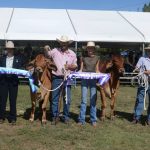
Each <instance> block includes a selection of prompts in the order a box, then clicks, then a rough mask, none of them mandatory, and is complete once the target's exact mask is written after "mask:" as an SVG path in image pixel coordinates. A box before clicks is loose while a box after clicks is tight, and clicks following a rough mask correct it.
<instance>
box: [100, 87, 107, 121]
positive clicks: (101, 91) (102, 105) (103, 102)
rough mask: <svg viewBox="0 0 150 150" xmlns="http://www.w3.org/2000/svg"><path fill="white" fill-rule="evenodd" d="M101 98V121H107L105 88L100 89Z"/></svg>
mask: <svg viewBox="0 0 150 150" xmlns="http://www.w3.org/2000/svg"><path fill="white" fill-rule="evenodd" d="M100 96H101V103H102V104H101V111H102V112H101V115H100V120H102V121H104V120H105V115H106V96H105V92H104V89H103V88H100Z"/></svg>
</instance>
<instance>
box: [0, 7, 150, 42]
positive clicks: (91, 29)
mask: <svg viewBox="0 0 150 150" xmlns="http://www.w3.org/2000/svg"><path fill="white" fill-rule="evenodd" d="M0 17H1V18H2V19H1V20H0V39H1V40H56V38H57V37H60V36H61V35H68V36H69V37H70V38H72V39H73V40H75V41H89V40H92V41H101V42H133V43H143V42H150V34H149V33H148V27H149V26H150V21H149V18H150V13H142V12H140V13H139V12H117V11H96V10H66V9H29V8H14V9H13V8H0Z"/></svg>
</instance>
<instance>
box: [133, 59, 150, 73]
mask: <svg viewBox="0 0 150 150" xmlns="http://www.w3.org/2000/svg"><path fill="white" fill-rule="evenodd" d="M136 68H138V69H140V72H143V71H145V70H150V58H148V57H141V58H140V59H139V61H138V62H137V64H136Z"/></svg>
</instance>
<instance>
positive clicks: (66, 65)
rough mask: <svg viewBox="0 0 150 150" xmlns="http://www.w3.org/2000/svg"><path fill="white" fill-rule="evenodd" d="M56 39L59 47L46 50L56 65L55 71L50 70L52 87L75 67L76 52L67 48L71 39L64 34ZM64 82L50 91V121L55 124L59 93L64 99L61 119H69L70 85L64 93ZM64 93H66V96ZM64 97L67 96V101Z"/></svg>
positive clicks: (57, 114)
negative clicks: (51, 118) (51, 119)
mask: <svg viewBox="0 0 150 150" xmlns="http://www.w3.org/2000/svg"><path fill="white" fill-rule="evenodd" d="M56 40H57V41H58V42H59V44H60V48H54V49H53V50H50V51H47V55H48V56H49V57H50V58H52V59H53V61H54V63H55V64H56V66H57V71H52V74H53V76H52V89H56V88H57V87H58V86H59V85H60V84H61V83H62V82H63V81H64V77H65V76H66V73H68V72H71V71H74V70H75V69H76V68H77V57H76V54H75V53H74V52H73V51H72V50H70V49H69V48H68V47H69V44H71V43H72V42H73V41H72V40H70V39H69V38H68V37H67V36H65V35H63V36H61V37H60V38H57V39H56ZM65 84H66V82H65V83H64V85H63V87H62V86H61V87H60V88H58V89H57V90H55V91H53V92H52V117H53V122H52V123H55V124H56V123H57V122H58V120H59V99H60V97H61V95H62V96H63V100H64V107H63V117H62V119H63V121H64V122H65V123H68V121H69V108H70V103H71V85H67V90H66V91H67V93H66V92H64V91H65V87H66V85H65ZM62 91H63V92H62ZM62 93H63V94H62ZM64 93H65V94H66V96H65V94H64ZM65 97H67V101H66V99H65Z"/></svg>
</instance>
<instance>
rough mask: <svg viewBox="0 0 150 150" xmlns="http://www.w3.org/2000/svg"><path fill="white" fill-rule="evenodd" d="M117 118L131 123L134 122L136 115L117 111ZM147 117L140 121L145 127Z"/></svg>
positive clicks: (142, 117)
mask: <svg viewBox="0 0 150 150" xmlns="http://www.w3.org/2000/svg"><path fill="white" fill-rule="evenodd" d="M115 114H116V116H118V117H119V118H122V119H126V120H127V121H129V122H132V121H133V118H134V114H133V113H128V112H122V111H115ZM146 119H147V118H146V116H144V115H142V116H141V119H140V123H141V124H142V125H143V126H145V123H146Z"/></svg>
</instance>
